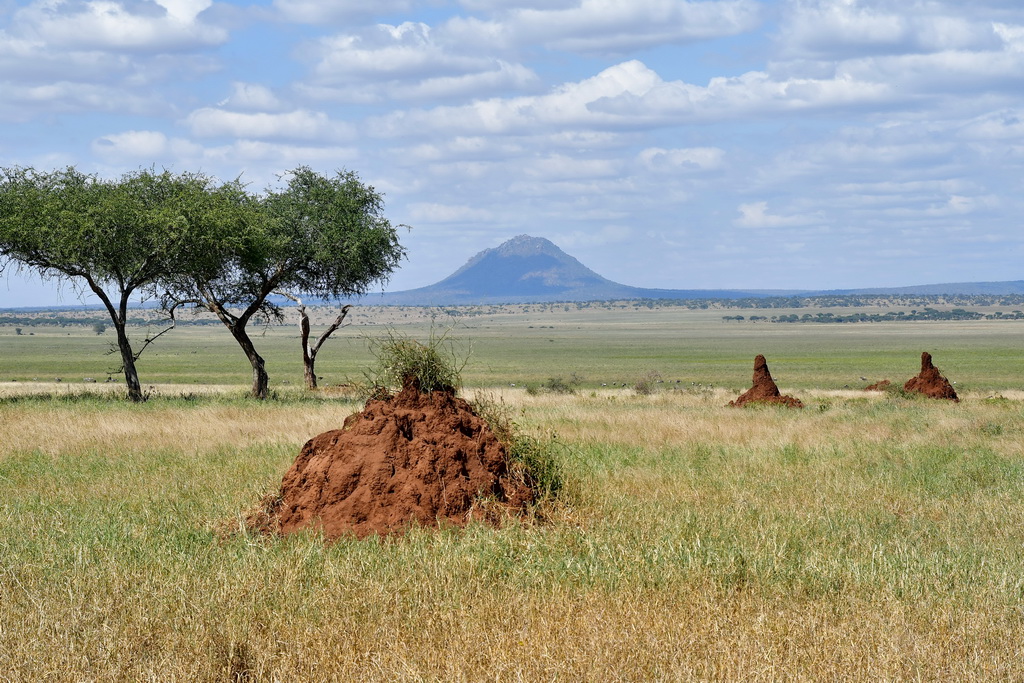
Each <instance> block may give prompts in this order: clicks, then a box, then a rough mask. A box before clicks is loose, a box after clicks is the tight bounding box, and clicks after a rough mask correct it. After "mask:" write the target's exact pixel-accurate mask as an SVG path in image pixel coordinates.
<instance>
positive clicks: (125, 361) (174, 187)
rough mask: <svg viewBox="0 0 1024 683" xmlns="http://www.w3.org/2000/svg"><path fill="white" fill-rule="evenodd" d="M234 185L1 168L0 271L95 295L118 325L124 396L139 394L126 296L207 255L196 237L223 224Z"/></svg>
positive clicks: (147, 173)
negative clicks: (14, 270) (20, 271)
mask: <svg viewBox="0 0 1024 683" xmlns="http://www.w3.org/2000/svg"><path fill="white" fill-rule="evenodd" d="M237 190H238V186H237V184H235V185H229V186H221V187H216V186H215V184H214V181H213V180H212V179H211V178H209V177H207V176H204V175H202V174H189V173H184V174H180V175H175V174H172V173H170V172H168V171H164V172H162V173H156V172H155V171H152V170H139V171H135V172H132V173H127V174H125V175H123V176H121V177H120V178H118V179H115V180H107V179H102V178H99V177H98V176H96V175H88V174H84V173H81V172H79V171H77V170H76V169H74V168H73V167H69V168H66V169H61V170H57V171H53V172H49V173H47V172H40V171H36V170H34V169H31V168H3V169H0V267H2V266H4V265H6V264H9V263H15V264H17V267H19V268H22V267H24V268H28V269H31V270H34V271H36V272H38V273H39V275H40V276H41V277H42V278H44V279H46V278H56V279H59V280H69V281H72V282H74V284H75V286H79V287H82V288H84V289H88V290H90V291H91V292H92V293H93V294H95V295H96V296H97V297H98V298H99V299H100V301H101V302H102V303H103V305H104V307H105V308H106V310H107V313H108V314H109V316H110V321H111V322H112V323H113V325H114V328H115V330H117V331H118V335H117V340H118V350H119V351H120V356H121V363H122V367H123V370H124V373H125V380H126V382H127V386H128V394H129V397H131V398H132V399H133V400H136V401H138V400H142V398H143V396H142V392H141V387H140V385H139V380H138V376H137V374H136V371H135V361H136V360H137V359H138V354H139V353H141V351H139V352H136V351H135V350H134V349H133V348H132V345H131V342H130V340H129V339H128V337H127V335H126V333H125V325H126V324H127V316H128V302H129V299H130V298H131V297H132V296H133V295H135V294H137V293H140V294H152V293H153V291H154V290H155V289H156V288H157V287H158V285H159V284H161V283H162V282H164V281H165V280H167V279H170V278H172V277H173V276H175V275H176V274H179V273H180V272H181V269H182V268H185V267H188V265H189V264H190V263H191V257H194V255H195V254H205V253H206V251H205V250H204V245H203V244H202V243H201V241H200V240H199V239H198V237H199V236H200V235H201V234H204V233H206V232H208V231H209V227H210V225H211V224H214V223H224V224H225V225H228V226H229V227H227V228H225V229H226V230H230V227H231V225H232V224H233V223H232V221H231V219H232V218H233V217H234V215H235V214H234V212H232V211H231V210H230V206H227V207H226V206H225V203H224V201H222V199H223V198H224V197H225V196H229V197H230V196H234V195H236V194H237ZM98 334H99V333H98ZM149 341H150V340H147V341H146V342H145V343H144V345H143V347H142V348H145V345H147V344H148V343H149Z"/></svg>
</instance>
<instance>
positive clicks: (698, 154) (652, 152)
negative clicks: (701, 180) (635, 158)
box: [639, 147, 725, 173]
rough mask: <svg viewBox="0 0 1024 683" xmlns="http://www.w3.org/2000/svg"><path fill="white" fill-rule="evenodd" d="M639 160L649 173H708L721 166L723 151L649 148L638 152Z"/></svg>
mask: <svg viewBox="0 0 1024 683" xmlns="http://www.w3.org/2000/svg"><path fill="white" fill-rule="evenodd" d="M639 159H640V162H641V163H642V164H643V165H644V167H646V168H647V170H649V171H655V172H676V173H678V172H688V171H689V172H693V171H708V170H713V169H718V168H721V167H722V166H723V161H724V159H725V150H723V149H720V148H718V147H690V148H684V149H663V148H661V147H649V148H647V149H645V150H643V151H642V152H640V154H639Z"/></svg>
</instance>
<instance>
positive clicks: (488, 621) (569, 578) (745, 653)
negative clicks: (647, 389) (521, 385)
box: [0, 392, 1024, 680]
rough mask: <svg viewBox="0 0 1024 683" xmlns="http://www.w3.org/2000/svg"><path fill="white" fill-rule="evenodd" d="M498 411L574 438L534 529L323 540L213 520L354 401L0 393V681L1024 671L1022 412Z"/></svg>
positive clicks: (706, 404)
mask: <svg viewBox="0 0 1024 683" xmlns="http://www.w3.org/2000/svg"><path fill="white" fill-rule="evenodd" d="M510 400H511V401H513V402H514V405H515V406H516V408H517V410H519V411H520V414H519V417H518V421H519V422H520V424H521V426H522V428H523V429H524V430H526V432H528V433H531V434H535V435H536V436H538V437H541V438H545V435H547V434H549V433H550V432H551V431H552V430H555V431H557V432H558V438H559V441H560V443H561V444H563V446H562V447H561V448H559V449H557V450H556V451H555V452H556V453H557V454H558V457H559V458H560V465H561V470H562V475H563V486H562V490H561V503H560V504H558V505H556V506H554V507H552V508H550V509H549V510H548V513H547V522H546V523H543V524H512V525H511V526H509V527H507V528H504V529H501V530H494V529H491V528H488V527H483V526H472V527H469V528H468V529H466V530H463V531H459V530H444V531H441V532H427V531H422V530H413V531H412V532H411V533H410V534H408V535H407V536H406V537H405V538H403V539H401V540H391V541H381V540H379V539H370V540H367V541H355V540H349V539H343V540H341V541H339V542H337V543H335V544H332V545H324V544H323V543H322V541H321V540H320V539H319V538H317V537H316V536H313V535H309V534H300V535H297V536H293V537H289V538H284V539H266V538H261V537H256V536H249V535H245V534H241V535H236V536H234V537H232V538H230V539H228V540H219V539H218V537H217V535H216V534H215V533H214V528H215V527H216V526H217V525H218V524H220V523H222V522H223V521H224V520H230V519H232V518H234V519H237V518H238V517H239V516H240V514H241V512H242V511H243V510H244V509H245V508H247V507H248V506H250V505H252V504H253V503H254V502H255V501H256V500H257V499H258V498H259V497H260V496H261V495H262V494H263V493H265V492H266V491H268V490H270V489H271V488H273V487H274V486H276V484H277V483H278V482H279V481H280V476H281V474H282V473H283V471H284V469H285V468H286V467H287V466H288V464H289V463H290V461H291V460H292V459H293V458H294V456H295V455H296V453H297V452H298V448H299V446H300V445H301V443H302V441H303V440H304V439H305V438H306V436H307V435H311V434H313V433H316V432H318V431H322V430H323V429H326V428H327V427H330V426H337V425H338V424H339V423H340V421H341V419H342V418H343V416H344V415H345V414H346V413H347V412H349V411H350V410H352V409H353V407H354V406H353V405H352V404H350V403H346V404H343V405H337V404H335V403H334V402H332V401H315V402H314V401H308V400H292V399H290V398H287V397H286V398H284V399H281V400H277V401H272V402H269V403H265V404H256V403H255V402H253V401H250V400H246V399H243V398H209V397H200V398H198V399H193V400H181V399H172V398H157V399H154V400H152V401H150V402H149V403H147V404H145V405H142V406H136V405H128V404H126V403H124V402H121V401H116V400H112V399H102V398H83V399H80V400H76V401H70V402H69V401H61V400H45V399H42V398H35V399H32V400H26V401H6V402H0V418H2V420H0V425H2V426H0V432H2V433H0V437H3V438H2V439H0V443H2V444H3V445H2V446H0V484H2V485H3V487H4V496H3V498H2V499H0V577H2V580H0V671H3V672H4V675H5V676H8V677H10V678H12V679H13V680H41V679H47V678H55V679H71V680H80V679H101V680H119V679H122V680H123V679H128V680H136V679H152V678H159V679H163V680H184V679H195V678H198V679H200V680H211V679H212V680H240V679H244V678H246V677H249V678H251V679H254V680H262V679H273V678H277V679H289V680H297V679H312V678H316V679H328V680H329V679H334V680H342V679H350V678H353V677H360V678H361V679H369V680H422V679H436V678H444V679H466V680H479V679H482V678H520V677H521V678H527V679H548V678H557V677H561V678H568V679H598V678H600V679H608V678H611V679H630V680H636V679H648V680H649V679H680V678H703V679H709V678H724V679H760V680H777V679H779V678H786V679H796V680H821V679H835V678H844V679H846V678H852V679H858V678H861V679H865V680H869V679H873V680H878V679H885V680H896V679H901V680H906V679H925V680H940V679H945V680H949V679H956V680H1010V679H1016V678H1020V677H1021V676H1022V675H1024V661H1022V660H1021V658H1020V654H1019V643H1020V640H1021V637H1022V636H1024V615H1022V612H1021V609H1020V605H1021V604H1022V600H1024V578H1022V577H1024V502H1022V501H1024V495H1022V494H1024V459H1022V456H1024V453H1022V448H1021V443H1022V442H1021V440H1020V435H1021V434H1022V432H1024V410H1022V407H1021V404H1020V403H1019V402H1017V401H984V400H982V399H975V400H968V401H965V402H964V403H962V404H960V405H955V406H954V405H951V404H946V403H941V402H934V401H927V402H926V401H913V400H905V399H902V398H900V397H898V396H882V397H875V398H873V399H871V400H864V399H850V400H846V399H843V398H841V397H839V398H833V399H830V401H831V407H830V409H829V410H827V411H818V410H813V409H809V410H805V411H792V410H778V409H763V410H753V411H746V410H734V409H729V408H725V407H722V405H721V401H720V400H719V399H717V398H715V399H713V400H708V398H707V397H705V396H702V395H698V394H693V395H682V394H680V395H669V394H664V393H663V394H660V395H656V396H652V397H631V398H628V399H623V398H618V399H615V400H610V399H609V398H608V397H606V396H597V397H589V396H585V395H577V396H572V397H566V396H559V397H553V396H541V397H538V398H536V399H534V398H531V397H526V396H525V395H523V394H522V393H521V392H520V393H516V394H513V395H510ZM43 425H46V426H48V428H49V433H48V434H46V435H45V436H46V438H43V434H42V433H41V426H43ZM33 433H35V434H37V436H36V437H35V438H31V437H30V436H29V435H30V434H33ZM606 434H610V435H613V438H606Z"/></svg>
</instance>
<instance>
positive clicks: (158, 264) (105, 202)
mask: <svg viewBox="0 0 1024 683" xmlns="http://www.w3.org/2000/svg"><path fill="white" fill-rule="evenodd" d="M285 179H286V180H285V184H284V186H283V187H277V188H269V189H267V190H266V191H265V192H263V193H262V194H254V193H251V192H249V191H248V190H247V188H246V187H245V186H244V185H243V184H242V183H241V182H240V181H239V180H235V181H232V182H227V183H222V182H219V181H216V180H215V179H214V178H211V177H209V176H206V175H203V174H201V173H181V174H174V173H170V172H168V171H163V172H159V173H158V172H156V171H154V170H145V169H143V170H139V171H135V172H132V173H127V174H125V175H123V176H121V177H120V178H117V179H104V178H100V177H98V176H97V175H94V174H86V173H82V172H80V171H78V170H76V169H75V168H73V167H69V168H66V169H59V170H56V171H52V172H45V171H37V170H35V169H31V168H21V167H14V168H3V169H0V271H2V270H3V268H4V267H11V266H14V267H15V268H18V269H22V268H24V269H29V270H31V271H34V272H36V273H38V274H39V275H40V276H41V277H43V278H44V279H56V280H59V281H67V282H70V283H72V284H73V286H75V287H77V288H79V289H80V290H81V291H88V292H91V293H92V294H93V295H95V296H96V297H97V298H98V299H99V300H100V302H101V303H102V304H103V307H104V308H105V309H106V312H107V314H108V316H109V322H110V323H111V324H112V326H113V329H114V332H115V335H116V344H117V350H118V352H119V353H120V358H121V368H120V371H121V372H123V373H124V376H125V383H126V386H127V388H128V397H129V398H130V399H131V400H133V401H141V400H143V399H144V396H143V393H142V385H141V383H140V381H139V377H138V372H137V369H136V362H137V361H138V359H139V357H140V356H141V354H142V352H143V351H144V350H145V349H146V348H147V347H148V346H149V345H150V344H151V343H153V342H154V341H155V340H156V339H157V338H158V337H160V336H161V335H162V334H164V333H166V332H167V331H169V330H171V329H173V327H174V326H175V324H176V322H177V320H176V312H177V310H178V309H179V308H180V307H183V306H184V307H194V308H196V309H200V310H206V311H208V312H210V313H213V314H214V315H215V316H216V318H217V320H219V321H220V322H221V323H223V324H224V326H225V327H226V328H227V330H228V331H229V332H230V334H231V335H232V337H233V338H234V339H235V341H236V342H237V343H238V345H239V347H240V348H241V349H242V351H243V352H244V353H245V356H246V358H247V359H248V361H249V363H250V365H251V367H252V371H253V385H252V394H253V396H255V397H257V398H266V397H267V395H268V392H269V378H268V376H267V372H266V368H265V364H264V361H263V358H262V356H261V355H260V354H259V352H258V351H257V350H256V347H255V344H254V343H253V341H252V339H251V338H250V336H249V333H248V323H249V322H250V321H251V320H253V319H257V320H260V321H264V322H268V323H269V322H273V321H281V320H282V319H283V314H282V312H281V309H280V308H279V306H278V305H277V304H276V303H275V301H274V299H272V298H271V295H272V294H276V295H281V296H291V297H299V296H311V297H316V298H320V299H329V300H330V299H339V298H341V297H348V296H358V295H362V294H365V293H366V292H367V291H368V289H369V287H370V285H371V284H373V283H375V282H382V281H385V280H386V279H387V278H388V277H389V275H390V274H391V272H392V271H393V270H394V269H395V268H396V267H397V266H398V263H399V262H400V260H401V259H402V258H403V257H404V255H405V251H404V249H403V248H402V247H401V246H400V244H399V242H398V237H397V229H396V226H392V224H391V223H390V222H389V221H388V220H387V219H386V218H385V217H384V215H383V207H384V204H383V196H382V195H381V194H379V193H377V192H376V191H375V190H374V189H373V188H372V187H369V186H366V185H364V184H363V183H362V182H360V180H359V177H358V176H357V175H356V174H355V173H352V172H349V171H339V172H338V173H336V174H335V175H333V176H324V175H321V174H319V173H316V172H314V171H313V170H311V169H309V168H307V167H299V168H296V169H294V170H292V171H289V172H288V173H287V174H285ZM137 298H142V299H155V300H158V301H159V302H160V304H161V309H162V310H163V312H164V313H165V314H166V321H167V327H166V328H165V329H164V330H162V331H161V332H159V333H157V334H153V335H150V336H147V337H146V338H144V339H142V340H141V341H140V340H137V339H136V340H132V339H131V338H130V337H129V334H128V326H129V325H131V324H132V323H133V322H134V319H133V318H131V317H129V304H130V302H131V301H132V300H133V299H137ZM95 322H96V321H90V323H95ZM304 323H305V324H306V325H307V327H306V328H305V331H306V333H307V334H308V320H306V319H305V318H304ZM24 324H26V325H30V324H32V323H29V322H25V323H24ZM86 324H89V323H86ZM307 334H304V335H303V344H304V348H303V352H304V354H303V355H304V358H305V359H307V361H308V365H307V371H309V370H311V364H312V358H313V357H315V352H314V353H313V354H312V356H311V355H310V354H308V353H306V351H307V349H306V348H305V344H306V341H307V338H306V337H307ZM317 348H319V346H318V347H317Z"/></svg>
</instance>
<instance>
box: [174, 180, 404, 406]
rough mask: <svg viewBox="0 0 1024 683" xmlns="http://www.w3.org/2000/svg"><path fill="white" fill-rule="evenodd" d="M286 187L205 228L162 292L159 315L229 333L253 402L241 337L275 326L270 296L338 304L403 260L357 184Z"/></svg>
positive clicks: (377, 200)
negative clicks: (242, 217)
mask: <svg viewBox="0 0 1024 683" xmlns="http://www.w3.org/2000/svg"><path fill="white" fill-rule="evenodd" d="M286 178H287V182H286V184H285V186H284V187H282V188H279V189H270V190H268V191H267V192H266V194H265V195H264V196H262V197H259V198H252V199H251V201H252V202H253V203H254V205H255V206H256V207H257V208H258V211H257V212H256V213H255V214H254V217H253V219H252V220H247V221H244V222H243V223H242V224H240V225H235V226H232V229H230V230H226V229H224V227H225V226H223V225H211V226H210V227H211V230H210V231H208V232H207V233H206V234H204V235H203V237H202V239H201V240H200V242H201V243H202V248H201V249H199V250H197V251H196V252H194V253H192V254H191V255H190V258H189V260H188V262H187V263H185V264H182V267H179V268H178V273H179V274H178V275H176V276H175V277H174V278H172V279H170V280H169V281H168V283H167V295H166V299H165V305H169V306H173V305H178V304H181V303H184V302H191V303H193V304H196V305H199V306H201V307H203V308H206V309H207V310H209V311H211V312H212V313H214V314H215V315H217V317H218V318H219V319H220V320H221V322H222V323H224V325H225V326H226V327H227V328H228V330H229V331H230V332H231V334H232V336H233V337H234V338H235V340H236V341H237V342H238V344H239V346H241V348H242V350H243V352H244V353H245V355H246V357H247V358H248V360H249V362H250V364H251V365H252V369H253V387H252V393H253V395H254V396H256V397H258V398H265V397H266V396H267V394H268V384H269V378H268V376H267V372H266V369H265V366H264V362H263V358H262V357H261V356H260V354H259V353H258V352H257V351H256V348H255V345H254V344H253V342H252V339H251V338H250V337H249V334H248V331H247V325H248V323H249V321H250V320H252V319H253V318H254V317H256V318H258V319H262V320H266V321H270V320H274V319H280V317H281V311H280V308H279V307H278V305H277V303H276V302H275V301H274V299H272V298H271V295H272V294H273V293H274V292H285V293H289V294H294V295H307V296H311V297H316V298H326V299H337V298H339V297H342V296H356V295H361V294H365V293H366V292H367V291H368V290H369V288H370V286H371V285H372V284H374V283H376V282H384V281H386V280H387V278H388V277H389V276H390V274H391V273H392V272H393V271H394V269H395V268H396V267H397V266H398V264H399V263H400V261H401V259H402V258H403V257H404V255H405V250H404V249H403V248H402V246H401V245H400V244H399V241H398V234H397V227H402V226H393V225H392V224H391V222H390V221H389V220H388V219H387V218H386V217H385V216H384V201H383V195H381V194H380V193H378V192H376V191H375V190H374V188H373V187H370V186H367V185H364V184H363V183H362V182H361V181H360V180H359V177H358V175H357V174H355V173H354V172H351V171H339V172H337V173H336V174H335V175H333V176H324V175H321V174H319V173H317V172H315V171H313V170H311V169H310V168H308V167H300V168H297V169H295V170H293V171H290V172H289V173H288V174H287V175H286Z"/></svg>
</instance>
